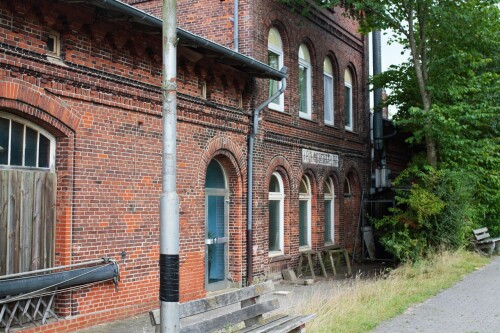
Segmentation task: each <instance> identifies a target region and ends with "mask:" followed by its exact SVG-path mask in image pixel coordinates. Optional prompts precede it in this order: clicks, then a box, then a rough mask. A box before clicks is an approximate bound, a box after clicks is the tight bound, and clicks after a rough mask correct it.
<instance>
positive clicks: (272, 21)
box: [264, 10, 290, 59]
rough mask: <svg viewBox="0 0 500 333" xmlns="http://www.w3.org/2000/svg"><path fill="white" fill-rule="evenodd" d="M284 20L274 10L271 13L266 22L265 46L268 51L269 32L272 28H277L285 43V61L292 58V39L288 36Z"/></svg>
mask: <svg viewBox="0 0 500 333" xmlns="http://www.w3.org/2000/svg"><path fill="white" fill-rule="evenodd" d="M282 19H283V15H282V14H281V13H280V12H279V11H277V10H273V11H271V12H269V14H268V15H267V17H266V19H265V20H264V22H265V23H264V24H265V25H266V34H265V44H264V45H266V49H267V45H268V41H267V38H268V36H269V30H270V29H271V28H273V27H274V28H276V29H277V30H278V32H279V33H280V37H281V42H282V43H283V53H284V54H285V59H286V58H287V57H289V56H290V49H289V47H290V38H289V36H288V30H287V28H286V24H284V23H283V22H282V21H281V20H282Z"/></svg>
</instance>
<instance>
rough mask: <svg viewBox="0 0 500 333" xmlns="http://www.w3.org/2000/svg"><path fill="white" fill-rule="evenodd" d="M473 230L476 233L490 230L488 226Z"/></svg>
mask: <svg viewBox="0 0 500 333" xmlns="http://www.w3.org/2000/svg"><path fill="white" fill-rule="evenodd" d="M473 232H474V235H477V234H482V233H483V232H488V228H486V227H484V228H479V229H476V230H473Z"/></svg>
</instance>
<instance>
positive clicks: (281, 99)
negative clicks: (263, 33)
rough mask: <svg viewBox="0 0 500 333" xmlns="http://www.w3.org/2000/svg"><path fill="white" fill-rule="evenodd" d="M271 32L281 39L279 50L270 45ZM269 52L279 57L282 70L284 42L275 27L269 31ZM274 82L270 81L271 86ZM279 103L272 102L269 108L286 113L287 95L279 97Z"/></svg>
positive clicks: (279, 65) (279, 83) (279, 84)
mask: <svg viewBox="0 0 500 333" xmlns="http://www.w3.org/2000/svg"><path fill="white" fill-rule="evenodd" d="M271 30H273V31H275V32H276V34H277V35H278V37H279V41H280V47H279V48H278V47H276V46H275V45H272V44H271V43H269V35H270V34H271ZM267 50H268V51H270V52H272V53H274V54H276V55H277V56H278V67H279V68H277V70H280V69H281V68H283V66H284V54H283V42H282V39H281V35H280V33H279V31H278V29H276V28H274V27H271V29H269V33H268V43H267ZM268 64H269V61H268ZM274 82H276V81H274V80H269V84H271V83H274ZM280 88H281V81H280V82H278V89H280ZM269 97H271V96H269ZM278 101H279V104H277V103H274V101H273V102H271V103H270V104H269V106H268V107H269V109H271V110H275V111H280V112H283V111H285V94H284V93H283V94H281V95H279V97H278Z"/></svg>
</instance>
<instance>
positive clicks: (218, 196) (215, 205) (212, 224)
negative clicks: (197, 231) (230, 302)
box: [205, 160, 229, 290]
mask: <svg viewBox="0 0 500 333" xmlns="http://www.w3.org/2000/svg"><path fill="white" fill-rule="evenodd" d="M205 209H206V212H205V216H206V235H205V281H206V287H207V290H217V289H223V288H226V287H227V272H228V254H227V252H228V240H229V239H228V236H227V229H228V228H227V216H228V190H227V182H226V177H225V174H224V169H223V168H222V166H221V165H220V164H219V162H217V161H216V160H212V162H210V164H209V165H208V168H207V175H206V180H205Z"/></svg>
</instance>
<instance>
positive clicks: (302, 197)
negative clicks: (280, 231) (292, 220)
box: [299, 176, 312, 251]
mask: <svg viewBox="0 0 500 333" xmlns="http://www.w3.org/2000/svg"><path fill="white" fill-rule="evenodd" d="M300 181H301V183H302V182H305V186H306V189H307V193H301V192H300V186H299V201H307V205H306V208H307V212H306V213H307V214H306V215H307V221H306V223H307V244H306V245H302V246H300V245H299V251H308V250H310V249H311V248H312V235H311V199H312V195H311V182H310V180H309V177H307V176H303V177H302V179H301V180H300ZM299 209H300V208H299ZM299 219H300V214H299ZM299 239H300V226H299ZM299 243H300V242H299Z"/></svg>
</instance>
